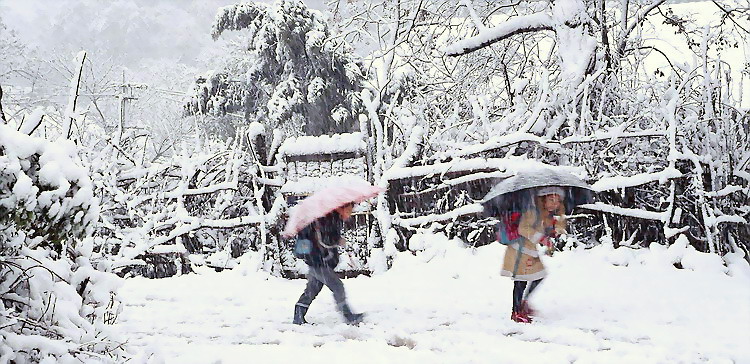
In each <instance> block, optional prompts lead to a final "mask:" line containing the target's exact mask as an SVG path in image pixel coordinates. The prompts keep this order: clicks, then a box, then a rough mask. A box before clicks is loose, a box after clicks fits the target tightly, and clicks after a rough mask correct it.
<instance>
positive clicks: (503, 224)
mask: <svg viewBox="0 0 750 364" xmlns="http://www.w3.org/2000/svg"><path fill="white" fill-rule="evenodd" d="M499 217H500V223H499V224H498V228H497V241H498V242H499V243H500V244H503V245H511V244H515V243H520V242H521V240H522V239H523V237H522V236H521V234H520V233H519V232H518V224H519V223H520V222H521V212H520V211H509V212H506V213H503V214H501V215H500V216H499Z"/></svg>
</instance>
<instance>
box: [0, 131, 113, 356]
mask: <svg viewBox="0 0 750 364" xmlns="http://www.w3.org/2000/svg"><path fill="white" fill-rule="evenodd" d="M76 153H77V151H76V146H75V144H73V143H72V142H70V141H67V140H60V141H57V142H50V141H48V140H45V139H42V138H36V137H31V136H28V135H25V134H23V133H21V132H18V131H16V130H14V129H13V128H11V127H9V126H8V125H0V362H8V361H10V362H15V363H22V362H41V361H44V362H81V361H91V360H100V361H115V360H116V358H118V357H120V356H121V355H123V354H124V352H123V349H122V347H121V345H120V343H117V342H115V341H113V340H114V337H113V335H112V333H111V332H110V329H109V327H108V324H111V323H112V322H113V320H114V318H115V316H116V307H117V301H115V299H114V298H115V291H116V288H117V286H118V284H119V279H118V278H117V277H116V276H114V275H112V274H109V273H104V272H100V271H97V270H96V269H94V267H93V266H92V264H91V262H90V260H89V257H90V255H91V252H92V246H91V245H90V244H86V243H82V238H84V237H85V236H87V235H89V234H90V233H91V232H92V230H93V228H94V223H95V222H96V221H97V220H98V217H99V202H98V200H97V199H96V197H95V196H94V188H93V185H92V182H91V180H90V178H89V174H88V171H87V169H86V168H84V167H82V163H81V161H80V159H79V158H78V156H77V154H76Z"/></svg>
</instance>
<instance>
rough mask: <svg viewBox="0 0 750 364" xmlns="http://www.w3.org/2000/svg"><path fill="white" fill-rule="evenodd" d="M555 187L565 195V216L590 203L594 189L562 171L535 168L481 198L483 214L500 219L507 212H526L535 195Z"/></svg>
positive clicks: (523, 171) (524, 171) (517, 174)
mask: <svg viewBox="0 0 750 364" xmlns="http://www.w3.org/2000/svg"><path fill="white" fill-rule="evenodd" d="M550 186H555V187H559V188H562V190H563V191H564V192H565V196H564V203H565V213H566V214H570V213H571V212H572V211H573V208H575V207H576V206H578V205H581V204H585V203H591V202H592V201H593V197H592V194H591V187H590V186H589V185H588V184H587V183H586V182H584V181H582V180H581V179H580V178H578V177H576V176H575V175H573V174H570V173H568V172H565V171H563V170H561V169H552V168H534V169H527V170H522V171H519V172H517V173H516V175H515V176H512V177H508V178H506V179H504V180H502V181H500V182H498V183H497V184H496V185H495V186H494V187H492V189H491V190H490V192H488V193H487V195H485V196H484V198H483V199H482V205H483V206H484V214H485V215H486V216H498V215H500V214H502V213H505V212H508V211H523V210H526V209H528V208H529V207H531V206H532V205H533V196H534V195H535V194H536V192H537V191H538V190H539V189H540V188H543V187H550Z"/></svg>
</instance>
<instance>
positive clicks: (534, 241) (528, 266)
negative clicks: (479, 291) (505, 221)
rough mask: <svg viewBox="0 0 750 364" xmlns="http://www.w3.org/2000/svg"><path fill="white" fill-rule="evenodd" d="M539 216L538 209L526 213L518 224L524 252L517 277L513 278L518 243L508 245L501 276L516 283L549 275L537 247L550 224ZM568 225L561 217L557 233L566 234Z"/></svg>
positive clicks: (556, 227)
mask: <svg viewBox="0 0 750 364" xmlns="http://www.w3.org/2000/svg"><path fill="white" fill-rule="evenodd" d="M537 216H538V211H537V209H536V208H532V209H529V210H527V211H524V213H523V215H522V216H521V221H520V222H519V224H518V233H519V234H521V236H522V237H523V240H522V241H523V250H522V252H521V260H520V262H519V263H518V271H517V272H516V276H515V277H513V268H514V267H515V265H516V257H517V256H518V247H519V246H518V245H519V244H518V243H516V244H511V245H508V246H507V248H506V250H505V258H504V259H503V270H502V271H501V272H500V274H501V275H504V276H507V277H512V278H513V280H514V281H535V280H537V279H542V278H544V277H545V276H546V275H547V272H546V271H545V270H544V264H542V260H541V259H540V257H539V251H538V250H537V248H536V247H537V246H538V245H539V242H540V241H541V240H542V238H543V237H544V227H545V226H547V225H548V223H547V221H543V219H538V218H537ZM566 225H567V223H566V221H565V218H564V217H560V218H559V220H558V222H557V224H555V231H557V233H558V234H563V233H565V227H566Z"/></svg>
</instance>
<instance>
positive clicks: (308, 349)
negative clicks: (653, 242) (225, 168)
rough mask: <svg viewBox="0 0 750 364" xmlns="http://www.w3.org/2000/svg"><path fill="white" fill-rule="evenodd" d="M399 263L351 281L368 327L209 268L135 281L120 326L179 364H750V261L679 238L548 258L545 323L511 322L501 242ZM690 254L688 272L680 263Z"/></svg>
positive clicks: (248, 277)
mask: <svg viewBox="0 0 750 364" xmlns="http://www.w3.org/2000/svg"><path fill="white" fill-rule="evenodd" d="M429 241H431V246H429V247H428V248H427V249H426V250H425V251H423V252H420V253H418V254H416V255H412V254H410V253H408V252H407V253H400V254H399V255H398V256H397V257H396V259H395V262H394V266H393V268H392V269H391V270H389V271H388V272H386V273H384V274H380V275H376V276H373V277H358V278H355V279H347V280H345V281H344V284H345V287H346V289H347V294H348V295H349V298H350V302H351V304H352V306H353V307H354V308H355V310H358V311H364V312H366V313H367V318H366V321H365V322H364V323H362V324H361V325H359V326H347V325H346V324H344V323H343V320H342V319H341V317H340V316H339V315H338V313H336V312H335V311H334V304H333V299H332V296H331V294H330V291H328V290H327V289H325V288H324V290H323V292H321V294H320V295H319V296H318V299H317V300H316V301H315V302H313V305H312V306H311V307H310V311H309V312H308V314H307V319H308V321H310V322H312V323H314V325H306V326H296V325H292V324H291V319H292V311H293V306H294V303H295V302H296V300H297V298H298V297H299V295H300V294H301V293H302V290H303V288H304V284H305V281H304V280H285V279H281V278H276V277H272V276H269V275H267V274H265V273H262V272H253V271H251V270H249V269H247V267H248V266H249V265H251V264H248V262H247V261H246V262H243V263H244V264H245V269H243V263H241V264H240V265H239V266H238V267H237V268H235V269H234V270H232V271H225V272H222V273H216V272H213V271H208V270H206V271H200V272H199V273H198V274H190V275H185V276H181V277H175V278H169V279H160V280H148V279H142V278H137V279H129V280H127V281H126V283H125V285H124V287H123V288H122V289H121V291H120V294H121V298H122V299H123V300H124V308H123V311H122V313H121V315H120V318H119V323H118V326H119V328H120V329H121V330H122V331H124V335H125V337H126V338H128V340H129V342H130V343H131V344H134V345H135V346H136V347H139V348H140V349H142V350H144V352H145V353H153V354H155V355H154V356H152V358H160V359H161V360H164V361H165V362H167V363H291V362H304V363H326V364H329V363H537V362H538V363H570V362H576V363H696V362H711V363H750V345H747V343H748V342H750V268H749V267H748V265H747V264H746V263H745V264H742V263H737V264H729V266H728V267H726V266H724V265H723V264H722V260H721V259H720V258H719V257H718V256H715V255H709V254H702V253H698V252H695V251H694V250H692V249H691V248H685V246H684V245H680V244H675V245H674V246H673V247H672V248H670V249H666V248H664V247H660V246H653V247H652V248H651V249H644V250H632V249H629V248H620V249H617V250H614V249H612V248H611V247H607V246H606V245H602V246H599V247H596V248H594V249H589V250H582V249H581V250H574V251H565V252H558V253H557V254H556V255H555V256H554V257H552V258H547V259H546V263H547V267H548V270H549V272H550V275H549V276H548V278H547V279H546V281H545V282H544V283H543V284H542V285H541V286H540V287H539V289H538V291H537V293H536V296H534V297H533V299H532V303H533V305H534V306H535V307H536V308H537V310H538V311H539V312H540V316H539V317H538V319H537V320H536V321H535V322H534V323H533V324H530V325H528V324H519V323H515V322H512V321H510V319H509V316H510V302H511V289H512V284H511V282H510V280H509V279H507V278H505V277H501V276H500V274H499V272H500V264H501V263H500V262H501V258H502V254H503V249H504V248H503V247H502V246H500V245H499V244H492V245H490V246H485V247H482V248H478V249H471V248H463V247H461V246H460V245H461V243H460V242H456V241H448V240H447V239H445V238H441V237H439V236H435V237H434V238H432V239H429ZM674 261H681V264H682V265H683V266H684V267H686V269H677V268H675V267H674V266H673V265H672V262H674Z"/></svg>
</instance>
